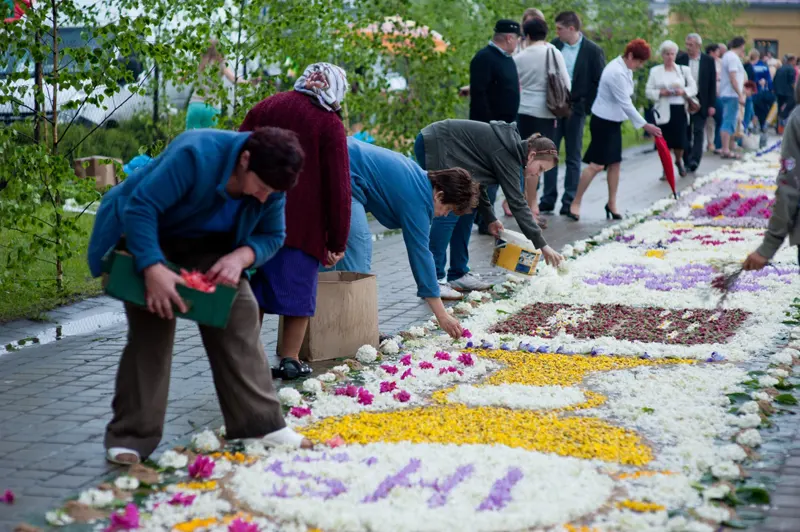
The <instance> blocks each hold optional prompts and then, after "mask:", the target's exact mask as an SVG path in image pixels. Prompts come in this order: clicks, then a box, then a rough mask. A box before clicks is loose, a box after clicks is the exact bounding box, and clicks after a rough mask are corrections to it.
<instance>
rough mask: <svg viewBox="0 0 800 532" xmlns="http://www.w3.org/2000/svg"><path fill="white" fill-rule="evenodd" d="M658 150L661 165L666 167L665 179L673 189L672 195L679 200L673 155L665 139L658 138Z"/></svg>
mask: <svg viewBox="0 0 800 532" xmlns="http://www.w3.org/2000/svg"><path fill="white" fill-rule="evenodd" d="M656 150H658V156H659V157H660V158H661V165H662V166H663V167H664V177H666V178H667V183H669V186H670V187H671V188H672V195H673V196H675V199H678V193H677V192H676V190H675V167H674V166H673V164H672V154H671V153H670V152H669V148H668V147H667V141H666V140H664V137H656Z"/></svg>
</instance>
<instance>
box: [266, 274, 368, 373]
mask: <svg viewBox="0 0 800 532" xmlns="http://www.w3.org/2000/svg"><path fill="white" fill-rule="evenodd" d="M282 330H283V318H281V322H280V325H279V326H278V331H279V332H278V352H279V353H280V349H281V344H282V342H283V338H282V334H281V332H280V331H282ZM365 344H370V345H372V346H373V347H375V348H377V347H378V345H379V342H378V283H377V281H376V278H375V276H374V275H369V274H364V273H354V272H324V273H320V274H319V283H318V285H317V310H316V313H315V314H314V316H313V317H312V318H311V320H310V322H309V324H308V331H306V337H305V340H304V341H303V346H302V348H301V349H300V358H302V359H303V360H308V361H311V362H314V361H318V360H331V359H334V358H341V357H353V356H355V354H356V351H358V348H359V347H361V346H362V345H365Z"/></svg>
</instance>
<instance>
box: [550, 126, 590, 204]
mask: <svg viewBox="0 0 800 532" xmlns="http://www.w3.org/2000/svg"><path fill="white" fill-rule="evenodd" d="M585 124H586V115H585V114H583V112H581V111H580V110H573V113H572V115H570V116H569V118H562V119H560V120H559V121H558V127H556V130H555V132H554V133H553V138H552V141H553V142H554V143H555V145H556V149H559V148H560V147H561V141H562V139H563V141H564V149H565V150H566V152H567V156H566V167H567V170H566V173H565V174H564V194H562V195H561V210H562V211H565V210H569V206H570V205H571V204H572V200H573V199H574V198H575V193H576V192H577V191H578V181H580V178H581V156H582V155H583V154H582V153H581V151H582V150H583V128H584V125H585ZM556 200H558V166H555V167H553V169H552V170H549V171H548V172H547V173H545V174H544V192H543V194H542V198H541V200H540V201H539V208H544V207H550V208H555V204H556Z"/></svg>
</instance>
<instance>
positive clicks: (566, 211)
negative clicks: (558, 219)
mask: <svg viewBox="0 0 800 532" xmlns="http://www.w3.org/2000/svg"><path fill="white" fill-rule="evenodd" d="M558 214H560V215H561V216H569V207H561V210H560V211H558Z"/></svg>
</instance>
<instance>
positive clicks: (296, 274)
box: [239, 63, 350, 379]
mask: <svg viewBox="0 0 800 532" xmlns="http://www.w3.org/2000/svg"><path fill="white" fill-rule="evenodd" d="M346 91H347V78H346V75H345V72H344V70H342V69H341V68H339V67H337V66H335V65H331V64H329V63H315V64H313V65H311V66H309V67H308V68H307V69H306V70H305V72H304V73H303V75H302V76H301V77H300V78H299V79H298V80H297V83H295V86H294V90H292V91H288V92H281V93H278V94H275V95H274V96H270V97H269V98H267V99H266V100H263V101H261V102H260V103H258V104H257V105H256V106H255V107H253V109H251V110H250V112H249V113H247V116H246V117H245V119H244V122H243V123H242V126H241V127H240V128H239V130H240V131H252V130H254V129H256V128H259V127H264V126H273V127H281V128H284V129H288V130H290V131H294V132H295V133H297V136H298V137H299V138H300V144H301V145H302V147H303V152H305V154H306V159H305V165H304V166H303V170H302V172H301V173H300V176H299V179H298V181H297V186H296V187H294V188H293V189H292V190H291V191H290V192H288V193H287V194H286V241H285V243H284V247H283V248H281V250H280V251H278V253H277V254H276V255H275V257H274V258H272V259H271V260H270V261H269V262H267V263H266V264H265V265H264V266H262V267H261V268H259V270H258V272H257V273H256V274H255V275H254V276H253V281H252V287H253V292H255V295H256V298H257V299H258V302H259V305H260V306H261V310H262V312H264V313H266V314H277V315H280V316H283V331H282V340H283V341H282V343H281V349H280V352H279V353H278V356H279V357H280V359H281V363H280V367H279V368H278V371H275V372H274V373H275V374H276V376H279V377H282V378H289V379H291V378H296V377H299V376H303V375H308V374H310V373H311V368H310V367H309V366H308V365H307V364H305V363H303V362H300V360H299V355H300V346H301V345H302V343H303V338H304V337H305V334H306V328H307V326H308V319H309V317H310V316H313V315H314V310H315V308H316V303H317V302H316V298H317V272H318V269H319V266H320V263H322V264H324V265H325V266H333V265H334V264H336V263H337V262H338V261H339V260H340V259H341V258H342V257H343V256H344V250H345V247H346V246H347V235H348V233H349V231H350V164H349V160H348V157H347V134H346V132H345V129H344V124H343V123H342V118H341V101H342V99H343V98H344V95H345V92H346Z"/></svg>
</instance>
